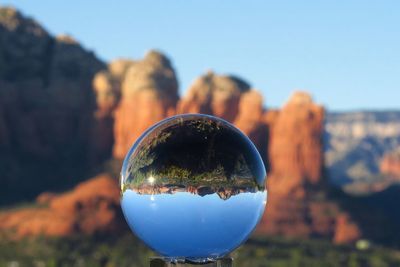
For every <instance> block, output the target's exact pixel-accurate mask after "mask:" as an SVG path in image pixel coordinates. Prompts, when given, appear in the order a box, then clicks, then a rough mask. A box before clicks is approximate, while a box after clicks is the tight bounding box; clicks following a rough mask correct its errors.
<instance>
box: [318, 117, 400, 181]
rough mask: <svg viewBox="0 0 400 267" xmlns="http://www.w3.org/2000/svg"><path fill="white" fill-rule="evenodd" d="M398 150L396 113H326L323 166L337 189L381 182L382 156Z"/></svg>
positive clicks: (399, 136) (399, 124)
mask: <svg viewBox="0 0 400 267" xmlns="http://www.w3.org/2000/svg"><path fill="white" fill-rule="evenodd" d="M398 147H400V110H398V111H395V110H390V111H355V112H332V113H329V112H328V113H327V114H326V118H325V132H324V152H325V167H326V171H327V174H328V176H329V178H330V181H331V182H332V183H333V184H335V185H339V186H343V185H345V184H349V183H353V182H374V181H377V180H379V179H381V176H380V172H379V164H380V161H381V159H382V157H383V155H384V154H386V153H389V152H390V151H392V150H395V149H397V148H398Z"/></svg>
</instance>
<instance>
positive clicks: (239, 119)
mask: <svg viewBox="0 0 400 267" xmlns="http://www.w3.org/2000/svg"><path fill="white" fill-rule="evenodd" d="M263 116H264V107H263V99H262V95H261V94H260V93H259V92H258V91H256V90H250V91H247V92H245V93H242V95H241V97H240V101H239V111H238V114H237V116H236V117H235V121H234V124H235V125H236V127H238V128H239V129H240V130H242V131H243V132H244V133H245V134H246V135H247V136H248V137H249V138H250V139H251V140H252V141H253V143H254V144H255V145H256V147H257V148H258V151H259V152H260V154H261V156H262V157H263V159H264V161H266V157H267V149H268V127H267V124H266V123H265V122H264V121H263Z"/></svg>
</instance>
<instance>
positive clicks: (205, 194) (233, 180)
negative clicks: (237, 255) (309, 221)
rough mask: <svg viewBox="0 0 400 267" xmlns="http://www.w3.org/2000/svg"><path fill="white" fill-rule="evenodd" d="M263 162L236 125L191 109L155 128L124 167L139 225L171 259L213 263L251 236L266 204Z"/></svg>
mask: <svg viewBox="0 0 400 267" xmlns="http://www.w3.org/2000/svg"><path fill="white" fill-rule="evenodd" d="M265 179H266V172H265V167H264V164H263V161H262V159H261V157H260V155H259V153H258V151H257V149H256V148H255V146H254V145H253V143H252V142H251V141H250V140H249V139H248V138H247V137H246V136H245V135H244V134H243V133H242V132H240V131H239V130H238V129H237V128H235V126H233V125H232V124H230V123H228V122H226V121H224V120H222V119H218V118H216V117H212V116H207V115H200V114H196V115H195V114H187V115H179V116H175V117H172V118H168V119H165V120H163V121H161V122H159V123H157V124H156V125H154V126H152V127H151V128H149V129H148V130H147V131H146V132H145V133H143V135H142V136H141V137H140V138H139V139H138V140H137V141H136V143H135V144H134V145H133V146H132V148H131V149H130V151H129V152H128V154H127V156H126V158H125V160H124V163H123V167H122V171H121V196H122V199H121V206H122V210H123V213H124V215H125V219H126V221H127V222H128V224H129V226H130V228H131V229H132V231H133V232H135V234H136V235H137V236H138V237H139V238H140V239H141V240H142V241H144V243H146V244H147V245H148V246H149V247H150V248H152V249H153V250H154V251H156V252H157V253H159V254H160V255H162V256H163V257H165V258H166V259H168V260H171V261H177V260H189V261H193V262H205V261H209V260H215V259H218V258H220V257H223V256H225V255H227V254H228V253H229V252H231V251H232V250H234V249H235V248H237V247H238V246H239V245H240V244H242V243H243V242H244V241H246V240H247V238H248V237H249V235H250V234H251V232H252V231H253V230H254V228H255V227H256V225H257V223H258V222H259V220H260V218H261V216H262V214H263V212H264V208H265V204H266V197H267V191H266V188H265Z"/></svg>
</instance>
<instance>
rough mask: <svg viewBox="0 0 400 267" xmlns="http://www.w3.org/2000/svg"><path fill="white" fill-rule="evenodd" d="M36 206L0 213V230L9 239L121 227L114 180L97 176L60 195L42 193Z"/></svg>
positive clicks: (122, 226) (62, 234)
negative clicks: (38, 204) (40, 205)
mask: <svg viewBox="0 0 400 267" xmlns="http://www.w3.org/2000/svg"><path fill="white" fill-rule="evenodd" d="M37 201H38V203H40V204H42V205H45V206H44V207H39V208H27V209H21V210H17V211H9V212H3V213H0V231H1V232H3V233H4V234H5V235H8V236H9V237H11V238H21V237H25V236H37V235H46V236H69V235H71V234H93V233H105V232H109V233H110V232H113V233H115V232H116V231H119V230H122V229H124V227H125V224H124V223H123V219H122V215H121V212H120V207H119V188H118V186H117V182H116V181H115V180H114V179H112V178H111V177H110V176H108V175H99V176H97V177H95V178H93V179H91V180H89V181H86V182H83V183H81V184H79V185H78V186H77V187H76V188H75V189H74V190H73V191H71V192H67V193H64V194H61V195H54V194H43V195H41V196H40V197H39V198H38V200H37Z"/></svg>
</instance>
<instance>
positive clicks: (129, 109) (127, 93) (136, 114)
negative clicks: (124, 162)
mask: <svg viewBox="0 0 400 267" xmlns="http://www.w3.org/2000/svg"><path fill="white" fill-rule="evenodd" d="M177 101H178V85H177V80H176V77H175V72H174V70H173V68H172V66H171V63H170V61H169V60H168V59H167V58H166V57H165V56H164V55H162V54H160V53H158V52H155V51H151V52H149V53H148V54H147V55H146V56H145V58H144V59H143V60H142V61H138V62H136V63H135V64H133V65H131V66H130V67H129V68H128V70H127V71H126V75H125V78H124V80H123V83H122V96H121V101H120V103H119V105H118V107H117V109H116V111H115V124H114V138H115V144H114V148H113V155H114V157H115V158H119V159H121V158H124V157H125V155H126V153H127V151H128V150H129V148H130V146H131V145H132V144H133V143H134V141H135V140H136V139H137V138H138V137H139V136H140V135H141V134H142V133H143V132H144V131H145V130H146V129H147V128H148V127H150V126H151V125H153V124H154V123H156V122H158V121H160V120H162V119H164V118H166V117H168V116H171V115H174V114H175V106H176V103H177Z"/></svg>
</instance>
